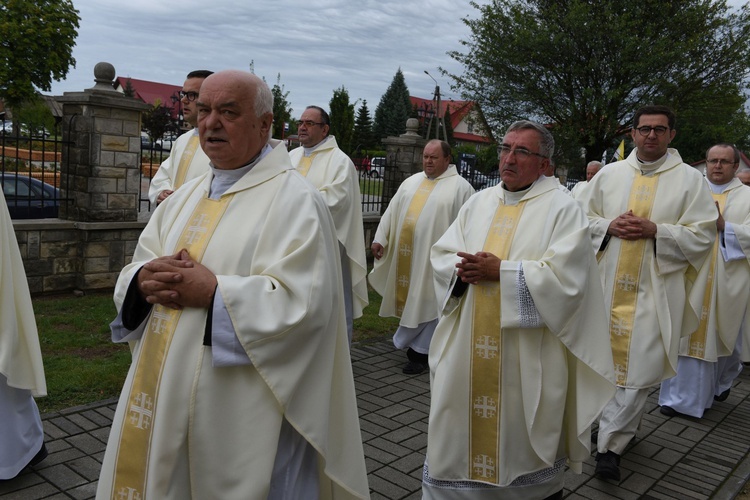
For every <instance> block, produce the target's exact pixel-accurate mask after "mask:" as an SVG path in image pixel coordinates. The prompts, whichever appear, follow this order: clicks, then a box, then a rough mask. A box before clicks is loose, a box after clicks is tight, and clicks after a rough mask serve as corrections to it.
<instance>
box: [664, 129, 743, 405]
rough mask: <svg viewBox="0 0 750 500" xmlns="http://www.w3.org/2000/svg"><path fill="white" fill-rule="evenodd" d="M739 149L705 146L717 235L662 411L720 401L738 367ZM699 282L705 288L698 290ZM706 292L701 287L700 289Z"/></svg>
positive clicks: (740, 271) (740, 269)
mask: <svg viewBox="0 0 750 500" xmlns="http://www.w3.org/2000/svg"><path fill="white" fill-rule="evenodd" d="M739 162H740V153H739V151H738V150H737V148H735V147H734V146H733V145H731V144H717V145H715V146H713V147H711V148H709V149H708V151H707V152H706V181H707V183H708V186H709V188H710V189H711V193H712V196H713V199H714V202H715V203H716V207H717V209H718V211H719V218H718V220H717V221H716V226H717V231H718V234H717V237H716V241H715V243H714V247H713V251H712V252H711V257H710V261H709V262H708V265H707V266H704V268H705V271H704V273H703V274H705V276H702V278H703V280H699V281H696V286H695V287H694V288H693V291H694V292H701V293H698V297H697V299H696V300H703V303H701V304H698V305H700V306H701V308H702V309H703V310H704V311H705V313H704V315H703V316H702V317H701V322H700V325H699V326H698V330H696V331H695V332H693V334H692V335H691V336H690V337H683V338H682V341H681V343H680V356H679V358H678V360H677V375H676V376H674V377H672V378H669V379H667V380H665V381H663V382H662V383H661V389H660V392H659V405H660V406H661V408H660V411H661V413H662V414H664V415H667V416H668V417H673V416H675V415H677V414H683V415H689V416H691V417H696V418H701V417H702V416H703V412H704V411H705V410H707V409H708V408H710V407H711V405H712V404H713V402H714V400H717V401H724V400H726V398H727V397H728V396H729V391H730V388H731V385H732V382H733V381H734V379H735V378H736V377H737V376H738V375H739V374H740V372H741V371H742V363H741V361H740V349H741V346H742V337H741V332H743V331H744V332H748V331H750V329H749V328H748V322H750V317H748V314H747V308H748V304H749V303H750V286H749V284H750V187H748V186H745V185H743V184H742V183H741V182H740V181H739V179H737V178H736V177H735V173H736V171H737V168H738V167H739ZM698 284H700V286H702V287H703V288H704V290H700V288H699V286H698ZM704 291H705V293H702V292H704Z"/></svg>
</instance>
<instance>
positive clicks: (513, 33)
mask: <svg viewBox="0 0 750 500" xmlns="http://www.w3.org/2000/svg"><path fill="white" fill-rule="evenodd" d="M472 6H473V7H474V8H476V9H477V10H478V11H479V17H478V18H477V19H469V18H466V19H464V22H465V23H466V25H467V26H468V27H469V28H470V30H471V35H470V38H469V39H468V40H464V41H462V43H463V45H464V47H465V49H466V50H465V52H462V51H453V52H450V55H451V57H453V58H454V59H455V60H457V61H459V62H460V63H461V64H462V65H463V67H464V72H463V74H460V75H450V76H451V77H452V80H453V87H454V90H459V91H461V92H462V94H463V95H464V96H465V97H467V98H470V99H473V100H475V101H477V102H478V103H479V104H480V106H481V107H482V110H483V111H484V113H485V116H486V117H487V118H488V121H489V122H490V124H491V125H492V126H493V128H497V129H498V130H502V128H504V127H505V126H507V125H508V124H509V123H510V122H511V121H513V120H515V119H519V118H532V119H536V120H539V121H541V122H544V123H548V124H551V125H552V126H553V129H552V132H553V134H555V135H556V137H558V138H564V140H565V141H573V142H572V144H569V146H570V148H569V149H570V150H572V151H580V150H581V148H584V149H585V160H592V159H599V158H601V156H602V153H603V151H604V150H605V149H606V148H607V147H610V146H613V145H614V143H615V142H619V141H620V139H621V136H622V134H623V133H624V132H626V131H627V129H628V128H629V127H630V121H631V119H632V116H633V113H634V112H635V110H636V109H637V108H638V107H640V106H641V105H644V104H649V103H656V104H667V105H670V106H672V107H673V108H674V109H675V111H676V112H677V114H678V117H679V115H680V113H681V111H682V110H687V109H696V107H695V102H696V101H701V100H706V99H707V98H708V97H709V96H717V95H719V94H721V93H722V89H724V90H726V89H728V88H729V86H730V84H731V83H735V84H736V82H746V81H747V78H746V77H747V76H748V69H749V68H750V44H748V43H746V35H745V34H746V33H747V32H748V28H750V7H748V5H747V4H746V5H745V6H743V7H741V8H740V9H737V10H732V9H730V8H729V7H728V5H727V3H726V1H724V0H721V1H716V0H713V1H712V0H683V1H679V2H675V1H671V0H643V1H639V2H621V1H620V0H568V1H566V2H559V1H556V0H524V1H518V0H493V1H491V2H490V3H488V4H486V5H482V6H480V5H478V4H477V3H475V2H472ZM736 85H739V90H740V91H744V90H745V88H746V87H745V84H744V83H741V84H736ZM726 104H727V107H725V108H722V113H723V114H724V115H725V116H727V115H732V114H733V113H734V112H735V111H738V109H739V108H738V103H737V102H734V101H733V102H731V103H730V102H728V101H727V102H726ZM722 113H719V114H722ZM575 160H576V161H577V162H581V158H580V157H578V158H576V159H575Z"/></svg>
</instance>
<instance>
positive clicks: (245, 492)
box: [97, 143, 369, 500]
mask: <svg viewBox="0 0 750 500" xmlns="http://www.w3.org/2000/svg"><path fill="white" fill-rule="evenodd" d="M210 182H211V175H206V176H205V177H203V178H201V179H195V180H193V181H191V182H188V183H186V184H185V185H184V186H182V187H181V188H180V189H179V190H178V191H176V192H175V193H174V194H173V195H172V196H170V197H169V198H167V199H166V200H165V201H164V203H162V204H161V205H160V206H159V207H158V208H157V210H156V211H155V212H154V214H153V216H152V218H151V220H150V221H149V223H148V225H147V226H146V228H145V229H144V231H143V233H142V234H141V238H140V240H139V244H138V247H137V248H136V250H135V254H134V256H133V262H132V263H131V264H129V265H128V266H126V267H125V269H123V272H122V273H121V275H120V278H119V280H118V283H117V287H116V289H115V303H116V305H117V306H118V308H120V307H121V305H122V302H123V300H124V298H125V295H126V292H127V290H128V287H129V286H130V283H131V281H132V280H133V277H134V276H135V275H136V273H137V272H138V270H139V269H140V268H141V267H142V266H143V264H144V263H146V262H148V261H150V260H152V259H154V258H157V257H159V256H163V255H170V254H172V253H174V252H175V251H176V250H178V249H180V247H182V246H190V247H191V249H190V253H191V255H192V256H193V257H194V258H200V251H199V250H198V249H199V248H201V247H204V251H203V256H202V258H200V260H201V262H202V264H203V265H205V266H206V267H207V268H208V269H209V270H211V271H212V272H213V273H215V274H216V277H217V281H218V289H219V291H220V293H221V297H222V300H223V302H224V306H225V307H226V309H227V312H228V313H229V317H230V318H231V321H232V326H233V328H234V332H235V333H236V335H237V338H238V340H239V342H240V343H241V345H242V346H243V348H244V350H245V352H246V354H247V356H248V357H249V359H250V361H251V364H249V365H237V366H221V367H214V366H212V356H211V347H207V346H204V345H203V337H204V331H205V326H206V316H207V311H206V310H205V309H199V308H184V309H183V310H181V311H180V312H179V314H174V315H173V314H172V313H171V312H169V311H162V310H161V308H154V309H153V310H152V312H151V317H150V319H149V325H148V330H147V331H146V333H144V335H143V337H142V338H140V339H138V340H135V341H134V350H133V364H132V366H131V369H130V371H129V373H128V378H127V380H126V382H125V387H124V389H123V391H122V394H121V397H120V402H119V404H118V407H117V412H116V414H115V417H114V420H113V424H112V432H111V435H110V439H109V443H108V446H107V450H106V452H105V455H104V461H103V464H102V473H101V477H100V479H99V486H98V492H97V498H102V499H103V498H111V497H112V495H113V494H116V495H126V496H127V495H128V494H130V493H131V492H134V490H135V489H137V488H140V487H141V486H139V485H136V484H135V483H133V484H131V483H130V480H128V481H127V482H125V480H124V478H127V477H130V476H133V477H143V478H145V479H144V480H145V490H144V491H143V493H142V494H141V496H140V498H141V499H142V500H146V499H159V500H184V499H191V498H193V499H196V500H197V499H204V498H222V499H224V498H226V499H233V498H237V499H240V498H241V499H245V498H259V499H260V498H266V497H267V496H268V491H269V484H270V479H271V472H272V469H273V465H274V460H275V456H276V447H277V444H278V442H279V433H280V429H281V425H282V421H283V420H286V421H287V422H288V423H289V424H290V425H291V426H292V427H293V428H294V429H295V431H296V432H297V433H299V434H300V435H301V436H302V437H303V438H304V439H305V440H306V441H308V443H310V444H311V445H312V446H313V447H314V449H315V450H316V452H317V461H318V465H319V471H320V478H319V481H320V492H319V495H320V498H325V499H327V498H367V497H368V496H369V492H368V487H367V475H366V474H367V473H366V469H365V465H364V453H363V450H362V444H361V434H360V431H359V422H358V416H357V407H356V400H355V393H354V381H353V376H352V371H351V360H350V358H349V347H348V340H347V334H346V324H345V317H344V311H343V307H344V306H343V298H342V297H341V293H342V291H341V279H342V278H341V268H340V263H339V259H338V242H337V241H336V236H335V229H334V227H333V221H332V220H331V217H330V214H329V212H328V209H327V207H326V206H325V203H324V202H323V200H322V198H321V197H320V196H319V195H318V193H317V191H315V189H314V188H313V187H312V186H310V184H309V183H308V182H307V181H305V180H304V179H303V178H302V177H301V176H300V175H299V174H297V172H295V171H294V169H293V168H292V166H291V162H290V160H289V156H288V154H287V152H286V150H285V149H284V147H283V144H280V143H279V144H277V145H276V147H274V149H273V150H272V151H271V152H270V153H268V154H267V155H266V156H265V157H263V158H262V159H261V160H260V161H259V162H258V163H257V164H256V165H255V166H253V168H252V169H251V170H250V171H249V172H248V173H247V174H245V175H244V176H243V177H241V178H240V179H239V180H238V181H237V182H236V183H235V184H234V185H233V186H232V187H230V188H229V189H228V190H227V191H226V193H225V194H224V195H222V196H221V198H220V201H213V202H211V203H210V205H211V206H212V207H213V206H217V207H218V206H221V207H222V208H221V209H220V210H218V211H219V212H220V211H222V210H223V211H224V212H223V216H221V218H220V219H219V220H218V223H217V224H216V225H215V228H214V229H213V230H212V229H211V227H212V226H211V225H210V224H209V225H207V226H204V224H203V223H202V222H201V221H202V220H203V219H204V217H203V216H202V215H203V214H202V212H203V209H202V208H199V207H200V206H201V205H203V204H205V203H207V202H205V201H204V200H205V198H206V195H207V193H208V190H209V187H210ZM289 200H295V204H296V207H297V210H295V211H294V212H290V211H289ZM213 212H214V210H213V209H211V210H209V211H208V212H207V214H206V215H212V213H213ZM204 229H205V231H204ZM211 233H213V234H211ZM204 243H205V244H204ZM193 245H195V247H193ZM332 256H333V257H332ZM162 312H165V313H166V314H162ZM167 316H173V318H169V317H167ZM172 321H173V322H176V325H175V326H174V329H173V330H162V325H167V324H169V323H170V322H172ZM168 331H172V333H171V340H169V341H168V342H165V343H164V353H163V354H162V353H161V349H160V348H158V349H157V348H153V345H155V344H151V341H152V339H151V338H152V337H156V336H162V335H164V333H159V334H158V335H156V333H157V332H168ZM152 351H156V352H152ZM154 358H156V359H157V360H158V359H163V361H162V362H161V366H159V363H158V362H154V363H153V364H152V363H151V360H152V359H154ZM145 365H148V366H145ZM142 368H143V370H153V371H154V373H153V375H151V376H149V377H146V376H145V375H141V373H144V374H145V373H147V372H146V371H142ZM148 379H155V380H156V385H155V387H150V388H144V385H143V382H142V381H144V380H148ZM149 391H150V392H151V393H152V394H154V395H156V396H158V397H157V398H156V399H154V397H153V396H152V397H151V400H150V401H149V400H148V398H147V397H144V396H141V397H140V398H138V394H139V393H148V392H149ZM131 394H132V396H131ZM139 425H140V426H142V427H148V432H149V435H150V437H148V439H147V440H146V441H145V443H146V444H145V451H143V448H142V447H141V445H139V444H136V445H133V444H132V441H131V440H130V438H129V437H128V436H129V435H131V434H132V433H136V432H140V429H138V430H137V431H136V430H135V429H137V428H138V426H139ZM129 429H130V430H129ZM131 431H132V432H131ZM120 436H122V439H121V437H120ZM139 439H141V437H140V436H138V437H136V438H135V440H136V441H137V440H139ZM121 478H123V479H122V480H121ZM130 488H132V489H133V490H131V489H130Z"/></svg>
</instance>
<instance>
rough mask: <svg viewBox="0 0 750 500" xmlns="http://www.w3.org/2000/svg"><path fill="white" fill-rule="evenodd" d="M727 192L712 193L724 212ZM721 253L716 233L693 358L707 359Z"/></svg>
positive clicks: (692, 344)
mask: <svg viewBox="0 0 750 500" xmlns="http://www.w3.org/2000/svg"><path fill="white" fill-rule="evenodd" d="M727 194H728V193H726V192H724V193H721V194H716V193H711V196H712V197H713V199H714V201H715V202H716V203H718V204H719V212H721V213H722V214H723V213H724V207H726V204H727ZM718 253H719V235H718V234H717V235H716V239H715V240H714V245H713V248H712V249H711V258H710V259H709V261H708V262H707V263H706V264H705V265H707V266H710V267H709V268H708V279H707V280H706V290H705V295H704V296H703V307H701V318H700V323H699V324H698V329H697V330H696V331H695V332H693V334H692V335H690V344H689V345H690V349H689V350H688V353H687V355H688V356H690V357H693V358H698V359H706V337H707V335H708V319H709V317H710V312H711V298H712V297H713V293H712V292H713V287H714V278H715V277H716V276H715V274H716V273H715V271H716V257H717V256H718Z"/></svg>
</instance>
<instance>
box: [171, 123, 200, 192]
mask: <svg viewBox="0 0 750 500" xmlns="http://www.w3.org/2000/svg"><path fill="white" fill-rule="evenodd" d="M199 146H200V139H199V138H198V136H197V135H195V134H194V135H192V136H190V139H189V140H188V143H187V146H185V150H184V151H183V152H182V156H180V165H179V166H178V167H177V177H175V180H174V189H177V188H178V187H180V186H182V185H183V184H184V183H185V177H187V172H188V170H189V169H190V164H191V163H192V162H193V156H195V152H196V151H198V147H199Z"/></svg>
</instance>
